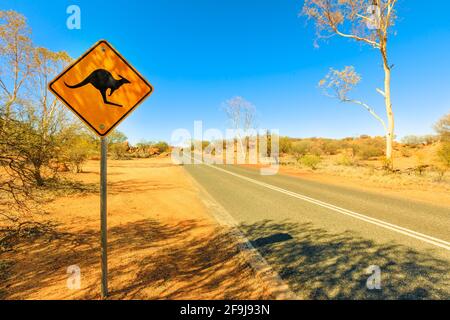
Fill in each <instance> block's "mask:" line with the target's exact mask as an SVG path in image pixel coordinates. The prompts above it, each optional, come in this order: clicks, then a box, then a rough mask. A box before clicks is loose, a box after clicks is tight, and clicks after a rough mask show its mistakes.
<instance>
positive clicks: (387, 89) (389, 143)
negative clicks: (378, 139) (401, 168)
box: [384, 60, 395, 169]
mask: <svg viewBox="0 0 450 320" xmlns="http://www.w3.org/2000/svg"><path fill="white" fill-rule="evenodd" d="M384 93H385V104H386V116H387V119H388V126H387V132H386V162H387V163H386V164H387V166H388V167H389V168H390V169H393V167H394V158H393V154H392V153H393V143H394V131H395V124H394V113H393V112H392V102H391V68H390V67H389V65H388V64H387V61H386V60H385V61H384Z"/></svg>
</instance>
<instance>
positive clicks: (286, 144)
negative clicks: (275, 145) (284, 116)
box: [279, 137, 292, 153]
mask: <svg viewBox="0 0 450 320" xmlns="http://www.w3.org/2000/svg"><path fill="white" fill-rule="evenodd" d="M279 143H280V153H289V152H290V151H291V149H292V141H291V139H289V138H288V137H280V141H279Z"/></svg>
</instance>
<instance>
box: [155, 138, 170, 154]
mask: <svg viewBox="0 0 450 320" xmlns="http://www.w3.org/2000/svg"><path fill="white" fill-rule="evenodd" d="M152 147H153V148H157V149H158V150H159V153H164V152H168V151H169V149H170V147H169V144H168V143H167V142H164V141H160V142H157V143H155V144H154V145H152Z"/></svg>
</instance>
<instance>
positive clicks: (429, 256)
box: [185, 165, 450, 299]
mask: <svg viewBox="0 0 450 320" xmlns="http://www.w3.org/2000/svg"><path fill="white" fill-rule="evenodd" d="M185 168H186V170H187V171H188V172H189V173H190V174H191V176H192V177H193V178H194V179H195V180H196V181H197V182H198V183H199V184H200V185H201V186H203V188H204V189H206V190H207V192H208V193H209V194H210V196H212V197H213V198H214V199H215V200H216V201H217V202H218V203H219V204H220V205H221V206H222V207H223V208H225V210H226V211H227V212H228V213H229V214H230V215H231V216H232V217H233V219H234V220H235V221H236V222H237V224H238V225H239V227H240V229H241V230H242V231H243V233H244V234H245V235H246V236H247V237H248V239H249V240H250V241H251V242H252V244H253V245H254V247H256V248H257V250H258V251H259V252H260V253H261V255H262V256H263V257H264V258H265V259H266V260H267V261H268V262H269V264H270V265H271V266H272V267H273V269H274V270H275V271H276V272H278V273H279V275H280V277H281V278H282V279H283V280H285V281H286V282H287V283H288V285H289V287H290V289H291V290H292V291H293V292H295V293H296V294H298V296H299V297H305V298H309V299H444V298H446V299H449V298H450V243H449V241H450V232H449V231H450V209H449V208H446V207H444V206H439V205H429V204H425V203H419V202H414V201H408V200H403V199H399V198H394V197H389V196H383V195H380V194H375V193H370V192H365V191H361V190H357V189H352V188H346V187H338V186H334V185H327V184H323V183H319V182H313V181H308V180H304V179H300V178H297V177H290V176H286V175H275V176H261V175H260V174H259V171H258V170H256V169H250V168H246V167H242V166H232V165H221V166H210V165H186V166H185ZM378 280H379V281H378ZM368 283H369V286H368V285H367V284H368ZM378 284H379V286H380V289H377V287H378ZM369 288H371V289H369Z"/></svg>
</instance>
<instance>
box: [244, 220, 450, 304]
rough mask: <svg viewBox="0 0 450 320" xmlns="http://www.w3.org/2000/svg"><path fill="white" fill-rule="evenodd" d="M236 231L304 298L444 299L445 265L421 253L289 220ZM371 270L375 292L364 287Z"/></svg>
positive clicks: (449, 285) (447, 285)
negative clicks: (374, 269)
mask: <svg viewBox="0 0 450 320" xmlns="http://www.w3.org/2000/svg"><path fill="white" fill-rule="evenodd" d="M241 229H242V230H243V231H244V233H245V234H246V235H247V236H248V237H249V239H250V240H251V241H252V243H253V244H257V249H258V251H259V252H260V253H261V254H262V255H263V257H264V258H265V259H266V260H267V261H268V262H269V264H270V265H271V266H272V267H273V268H274V269H275V270H276V271H278V272H279V274H280V276H281V277H282V279H284V280H285V281H287V282H288V284H289V285H290V287H291V289H292V290H293V291H294V292H296V293H299V294H301V296H306V297H307V298H309V299H448V298H450V291H449V290H450V289H449V288H450V282H449V275H450V265H449V263H448V262H446V261H443V260H438V259H435V258H433V257H432V256H431V255H429V254H427V253H418V252H416V251H413V250H411V249H408V248H406V247H403V246H400V245H395V244H391V245H381V246H380V245H377V244H375V243H373V242H371V241H367V240H365V239H363V238H360V237H358V236H356V235H355V234H353V233H351V232H346V233H341V234H331V233H328V232H327V231H325V230H323V229H318V228H315V227H313V226H312V225H311V224H297V223H293V222H289V221H286V222H283V223H280V224H277V223H273V222H271V221H262V222H260V223H256V224H244V225H242V226H241ZM371 265H377V266H379V267H380V268H381V290H368V289H367V287H366V282H367V279H368V278H369V276H370V274H367V273H366V270H367V268H368V267H369V266H371Z"/></svg>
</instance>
